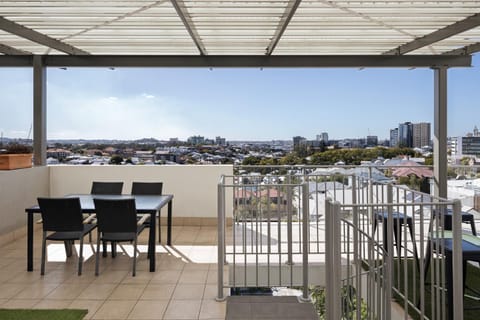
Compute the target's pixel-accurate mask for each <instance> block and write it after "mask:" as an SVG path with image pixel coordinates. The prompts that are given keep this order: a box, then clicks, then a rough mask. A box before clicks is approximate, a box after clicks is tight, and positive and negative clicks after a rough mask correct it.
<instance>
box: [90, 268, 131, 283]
mask: <svg viewBox="0 0 480 320" xmlns="http://www.w3.org/2000/svg"><path fill="white" fill-rule="evenodd" d="M127 274H128V271H126V270H108V269H102V268H100V274H99V275H98V276H97V277H95V279H94V280H93V283H120V282H121V281H122V280H123V278H125V277H126V276H127Z"/></svg>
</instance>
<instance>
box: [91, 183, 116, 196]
mask: <svg viewBox="0 0 480 320" xmlns="http://www.w3.org/2000/svg"><path fill="white" fill-rule="evenodd" d="M122 189H123V182H101V181H93V182H92V190H91V191H90V193H91V194H122Z"/></svg>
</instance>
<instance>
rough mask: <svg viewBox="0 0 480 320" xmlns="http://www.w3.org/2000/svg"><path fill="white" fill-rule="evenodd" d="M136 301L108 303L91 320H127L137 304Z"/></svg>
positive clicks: (113, 301)
mask: <svg viewBox="0 0 480 320" xmlns="http://www.w3.org/2000/svg"><path fill="white" fill-rule="evenodd" d="M136 302H137V301H136V300H112V301H106V302H105V303H104V304H103V305H102V306H101V307H100V308H98V310H97V312H95V314H94V315H93V317H92V318H91V319H102V320H103V319H112V320H119V319H126V318H127V317H128V315H129V314H130V312H131V311H132V309H133V307H134V306H135V304H136Z"/></svg>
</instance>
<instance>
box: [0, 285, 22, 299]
mask: <svg viewBox="0 0 480 320" xmlns="http://www.w3.org/2000/svg"><path fill="white" fill-rule="evenodd" d="M27 288H28V287H27V285H24V284H14V283H11V284H9V283H6V284H2V285H1V286H0V299H10V298H12V297H14V296H16V295H17V294H18V293H20V292H21V291H23V290H25V289H27Z"/></svg>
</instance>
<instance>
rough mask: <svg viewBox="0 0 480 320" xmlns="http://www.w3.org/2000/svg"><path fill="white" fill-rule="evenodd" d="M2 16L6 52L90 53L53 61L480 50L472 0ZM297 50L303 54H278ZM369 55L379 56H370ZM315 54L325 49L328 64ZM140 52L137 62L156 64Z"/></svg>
mask: <svg viewBox="0 0 480 320" xmlns="http://www.w3.org/2000/svg"><path fill="white" fill-rule="evenodd" d="M0 14H1V16H0V55H1V53H3V54H4V55H15V56H16V55H26V56H29V55H32V54H35V55H49V56H56V55H59V56H60V57H62V56H63V58H65V57H64V56H66V55H69V56H75V57H83V59H77V60H68V59H67V60H65V59H64V60H53V59H50V60H46V62H45V63H47V64H50V65H52V66H54V65H57V66H59V65H75V63H77V64H81V63H84V64H87V63H90V64H93V63H92V61H93V60H94V59H92V56H104V55H108V56H110V55H113V56H118V55H120V56H129V55H133V56H138V55H141V56H145V55H146V56H150V55H151V56H164V57H166V56H170V57H192V56H193V57H208V56H211V57H217V58H215V59H212V60H205V59H202V60H198V59H194V60H181V61H178V60H175V59H172V60H165V61H163V64H165V65H180V64H182V63H183V64H185V62H186V61H187V62H188V61H189V63H190V65H192V66H195V65H209V64H211V65H219V66H222V65H225V66H228V65H235V66H239V65H240V66H242V65H243V66H255V65H263V64H264V65H266V66H271V65H280V66H284V65H290V66H297V65H299V66H302V65H315V64H320V65H326V66H328V65H332V66H335V65H340V66H341V65H343V64H346V65H347V66H355V65H358V66H360V65H362V64H364V65H365V66H369V64H372V63H373V62H375V63H376V64H378V65H380V66H396V65H397V64H399V65H405V64H412V65H416V64H421V63H426V62H425V61H424V60H420V59H421V58H418V57H417V56H428V59H427V60H428V62H429V64H441V63H448V64H449V65H455V63H458V64H462V65H468V64H469V63H470V62H469V60H468V59H460V60H455V59H453V58H452V57H449V56H448V55H469V54H472V53H474V52H477V51H479V50H480V27H479V26H480V2H479V1H474V0H466V1H456V0H453V1H450V0H449V1H445V0H437V1H429V2H427V1H416V0H413V1H405V0H395V1H391V0H385V1H376V0H374V1H345V0H343V1H325V0H315V1H311V0H310V1H300V0H276V1H265V0H263V1H260V0H243V1H236V0H226V1H211V0H200V1H184V0H170V1H166V0H164V1H153V0H137V1H127V0H108V1H62V0H46V1H43V0H42V1H40V0H31V1H13V0H10V1H8V0H7V1H2V2H0ZM291 55H294V56H299V59H297V60H295V61H292V59H291V58H289V59H288V60H287V61H283V60H282V59H279V58H278V57H282V56H286V57H290V56H291ZM349 55H354V56H356V57H357V59H359V60H355V59H353V61H352V59H351V57H349ZM371 55H373V56H375V57H376V60H369V59H367V58H368V56H371ZM432 55H435V56H436V58H437V60H432V59H433V58H432V57H431V56H432ZM440 55H443V56H440ZM218 56H221V57H222V56H223V60H222V58H221V57H220V58H218ZM226 56H233V61H232V60H229V59H225V57H226ZM252 56H253V57H264V58H265V57H269V56H271V57H277V58H276V59H263V60H258V59H252V58H251V57H252ZM311 56H314V57H315V59H313V60H312V58H311ZM317 56H322V57H323V60H322V61H321V63H320V62H319V61H318V60H319V59H317V58H316V57H317ZM332 56H333V58H332ZM359 56H360V57H359ZM362 56H364V57H365V58H363V59H362V58H361V57H362ZM309 57H310V58H309ZM342 57H344V58H345V59H342ZM399 57H402V58H399ZM0 58H4V57H0ZM107 58H108V59H107ZM114 58H115V57H114ZM300 58H304V59H303V60H302V59H300ZM309 59H310V60H309ZM438 59H439V60H438ZM442 59H443V60H442ZM134 60H135V65H142V64H143V65H145V66H147V65H153V64H154V61H151V60H144V61H143V62H139V61H138V59H134ZM0 61H4V62H3V63H2V64H3V65H5V64H6V63H7V61H8V62H10V63H16V64H21V63H27V62H25V61H26V60H24V59H23V60H22V59H20V58H18V59H16V60H7V59H0ZM109 61H110V63H111V64H122V63H123V64H127V63H130V64H134V63H133V62H131V61H130V62H128V61H125V60H124V61H123V62H122V63H120V62H119V61H118V60H116V59H113V60H112V59H111V57H106V58H105V60H97V61H96V64H99V65H100V64H105V65H107V64H108V63H109ZM302 61H303V62H302ZM28 63H30V64H31V63H32V62H31V61H30V60H28Z"/></svg>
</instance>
